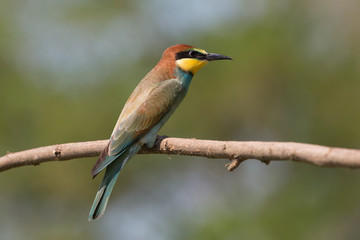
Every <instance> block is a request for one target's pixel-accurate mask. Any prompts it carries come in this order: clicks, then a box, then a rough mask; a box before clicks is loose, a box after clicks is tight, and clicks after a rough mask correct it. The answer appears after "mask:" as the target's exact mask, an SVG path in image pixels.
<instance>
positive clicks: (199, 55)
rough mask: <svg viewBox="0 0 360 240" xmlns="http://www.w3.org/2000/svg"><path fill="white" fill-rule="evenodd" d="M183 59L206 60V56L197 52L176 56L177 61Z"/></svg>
mask: <svg viewBox="0 0 360 240" xmlns="http://www.w3.org/2000/svg"><path fill="white" fill-rule="evenodd" d="M182 58H196V59H200V60H204V59H205V58H206V55H205V54H203V53H201V52H199V51H196V50H187V51H183V52H178V53H176V54H175V59H176V60H178V59H182Z"/></svg>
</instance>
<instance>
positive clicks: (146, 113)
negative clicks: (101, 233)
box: [89, 44, 232, 221]
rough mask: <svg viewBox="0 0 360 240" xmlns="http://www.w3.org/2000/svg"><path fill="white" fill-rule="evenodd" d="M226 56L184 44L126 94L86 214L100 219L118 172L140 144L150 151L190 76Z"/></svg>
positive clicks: (172, 49) (101, 158)
mask: <svg viewBox="0 0 360 240" xmlns="http://www.w3.org/2000/svg"><path fill="white" fill-rule="evenodd" d="M222 59H230V60H231V59H232V58H230V57H227V56H224V55H220V54H215V53H207V52H206V51H205V50H202V49H199V48H194V47H192V46H189V45H185V44H178V45H174V46H171V47H169V48H167V49H166V50H165V51H164V53H163V55H162V58H161V59H160V61H159V62H158V63H157V65H156V66H155V67H154V68H153V69H152V70H151V71H150V72H149V73H148V74H147V75H146V76H145V77H144V78H143V79H142V80H141V82H140V83H139V84H138V85H137V87H136V88H135V90H134V91H133V92H132V94H131V95H130V97H129V99H128V100H127V102H126V104H125V106H124V108H123V109H122V111H121V114H120V117H119V119H118V121H117V123H116V125H115V128H114V130H113V132H112V134H111V137H110V140H109V143H108V144H107V146H106V147H105V149H104V150H103V151H102V153H101V154H100V156H99V158H98V160H97V162H96V163H95V166H94V167H93V169H92V172H91V173H92V176H93V177H95V176H96V175H97V174H98V173H99V172H100V171H101V170H103V169H104V168H106V171H105V175H104V178H103V180H102V183H101V185H100V187H99V190H98V192H97V193H96V197H95V200H94V203H93V205H92V207H91V210H90V214H89V221H90V220H93V219H96V218H99V217H101V216H102V215H103V214H104V212H105V208H106V205H107V202H108V200H109V197H110V194H111V191H112V189H113V187H114V184H115V182H116V179H117V177H118V175H119V172H120V170H121V169H122V168H123V167H124V165H125V164H126V163H127V162H128V161H129V159H130V158H131V157H132V156H134V154H136V153H137V152H138V151H139V150H140V148H141V147H142V146H143V145H146V146H147V147H149V148H151V147H153V146H154V144H155V140H156V134H157V132H158V131H159V130H160V128H161V127H162V126H163V125H164V124H165V122H166V121H167V120H168V119H169V118H170V116H171V114H172V113H173V112H174V111H175V109H176V108H177V107H178V106H179V104H180V102H181V101H182V100H183V99H184V97H185V95H186V93H187V91H188V88H189V85H190V82H191V79H192V78H193V76H194V74H195V73H196V72H197V71H198V70H199V69H200V68H201V67H203V66H204V65H205V64H206V63H207V62H209V61H214V60H222Z"/></svg>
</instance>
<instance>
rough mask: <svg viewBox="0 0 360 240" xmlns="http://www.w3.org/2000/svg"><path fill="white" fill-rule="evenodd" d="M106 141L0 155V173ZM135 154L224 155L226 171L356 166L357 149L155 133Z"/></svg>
mask: <svg viewBox="0 0 360 240" xmlns="http://www.w3.org/2000/svg"><path fill="white" fill-rule="evenodd" d="M106 144H107V140H99V141H89V142H78V143H65V144H58V145H52V146H46V147H39V148H34V149H30V150H25V151H21V152H16V153H8V154H6V155H4V156H2V157H0V172H1V171H5V170H8V169H11V168H15V167H20V166H26V165H39V164H40V163H43V162H49V161H63V160H70V159H76V158H86V157H95V156H98V155H99V154H100V152H101V151H102V150H103V148H104V147H105V146H106ZM139 153H142V154H150V153H158V154H176V155H187V156H199V157H207V158H225V159H230V160H232V162H231V163H230V164H227V167H228V170H229V171H232V170H234V169H235V168H236V167H237V166H238V165H239V164H240V162H242V161H244V160H246V159H258V160H260V161H262V162H264V163H266V164H268V163H269V162H270V161H274V160H292V161H297V162H305V163H310V164H313V165H317V166H321V167H345V168H360V150H355V149H345V148H335V147H326V146H320V145H314V144H306V143H294V142H256V141H252V142H236V141H212V140H197V139H183V138H168V137H161V136H158V139H157V141H156V144H155V146H154V147H153V148H151V149H149V148H146V147H144V148H143V149H141V151H140V152H139Z"/></svg>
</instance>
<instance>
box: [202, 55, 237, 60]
mask: <svg viewBox="0 0 360 240" xmlns="http://www.w3.org/2000/svg"><path fill="white" fill-rule="evenodd" d="M205 59H206V61H214V60H232V58H231V57H228V56H225V55H220V54H217V53H208V54H206V57H205Z"/></svg>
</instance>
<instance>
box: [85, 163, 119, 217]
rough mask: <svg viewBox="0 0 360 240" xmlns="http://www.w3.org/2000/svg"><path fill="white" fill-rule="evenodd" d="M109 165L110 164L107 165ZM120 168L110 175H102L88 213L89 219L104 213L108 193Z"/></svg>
mask: <svg viewBox="0 0 360 240" xmlns="http://www.w3.org/2000/svg"><path fill="white" fill-rule="evenodd" d="M109 167H110V166H109ZM119 173H120V170H119V171H117V173H115V175H113V176H112V177H106V176H105V177H104V179H103V182H102V183H101V185H100V188H99V190H98V192H97V193H96V196H95V199H94V203H93V205H92V207H91V210H90V214H89V221H91V220H95V219H97V218H100V217H101V216H102V215H104V213H105V209H106V205H107V203H108V200H109V197H110V194H111V192H112V190H113V188H114V185H115V182H116V179H117V178H118V176H119Z"/></svg>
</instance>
